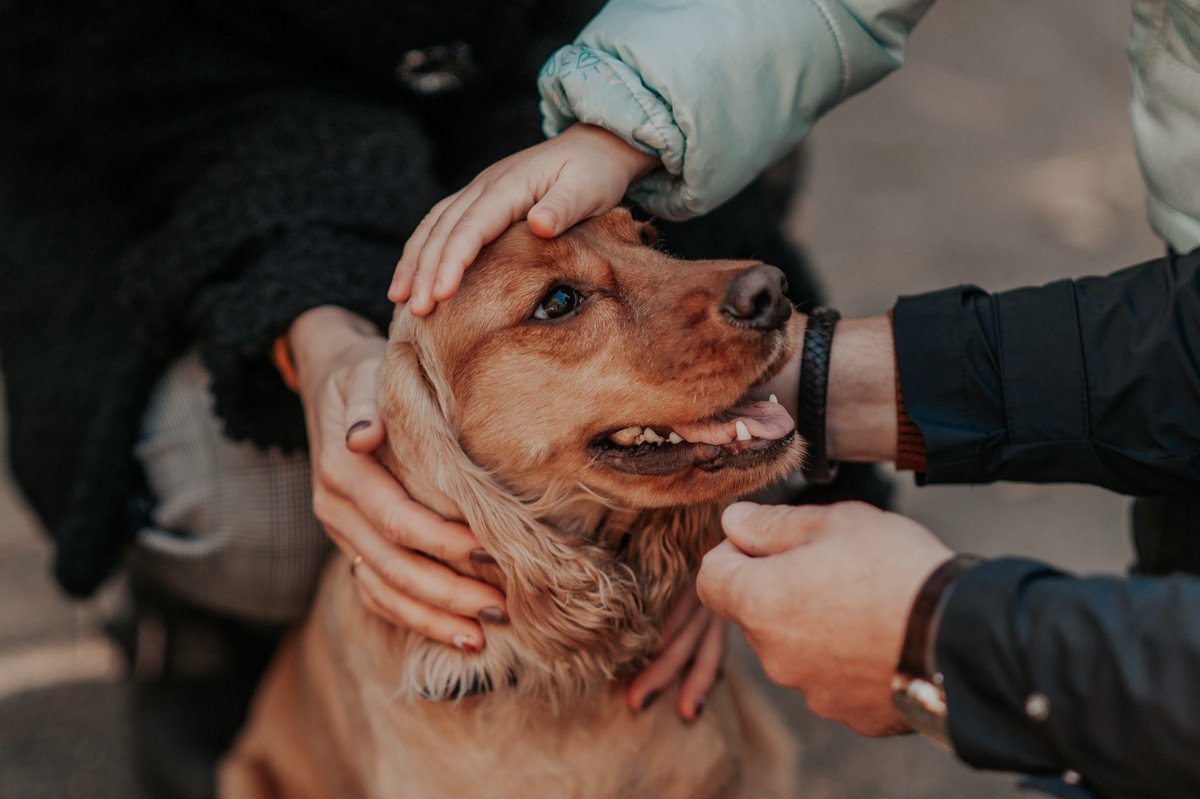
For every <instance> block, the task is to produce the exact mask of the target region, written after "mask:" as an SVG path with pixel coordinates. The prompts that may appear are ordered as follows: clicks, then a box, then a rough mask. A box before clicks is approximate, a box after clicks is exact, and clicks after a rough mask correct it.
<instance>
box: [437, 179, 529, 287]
mask: <svg viewBox="0 0 1200 799" xmlns="http://www.w3.org/2000/svg"><path fill="white" fill-rule="evenodd" d="M509 175H511V173H509ZM509 175H506V176H504V177H502V178H500V179H499V180H497V181H496V182H495V183H494V184H492V186H491V188H489V189H488V190H487V191H485V192H483V193H482V194H481V195H480V196H479V198H478V199H477V200H476V201H475V202H474V203H472V204H471V205H470V207H468V208H467V209H466V210H465V211H464V212H463V214H462V216H461V217H459V219H458V222H457V223H456V224H455V225H454V227H453V229H451V230H450V232H449V234H448V235H447V236H446V243H445V245H444V246H443V247H442V253H441V259H440V260H439V262H438V266H437V271H436V276H435V279H434V283H433V298H434V299H435V300H437V301H439V302H441V301H442V300H448V299H450V298H451V297H453V296H454V292H455V291H457V290H458V285H459V282H460V281H461V280H462V275H463V272H465V271H466V269H467V267H468V266H470V265H471V262H472V261H474V260H475V257H476V256H477V255H479V251H480V250H482V249H483V248H484V246H486V245H487V244H489V243H490V242H492V241H494V240H495V239H496V237H497V236H499V235H500V234H501V233H503V232H504V231H505V230H506V229H507V228H508V226H509V225H511V224H512V223H513V222H515V221H517V220H518V219H520V218H521V217H522V216H524V214H525V212H526V211H528V210H529V206H530V205H532V204H533V196H532V194H531V192H530V191H529V188H528V186H527V185H526V184H525V181H523V180H520V179H518V178H512V177H510V176H509Z"/></svg>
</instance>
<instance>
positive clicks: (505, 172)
mask: <svg viewBox="0 0 1200 799" xmlns="http://www.w3.org/2000/svg"><path fill="white" fill-rule="evenodd" d="M657 164H658V159H656V158H655V157H654V156H652V155H647V154H646V153H643V152H642V151H641V150H638V149H636V148H634V147H631V146H630V145H628V144H626V143H625V142H624V141H623V140H622V139H620V138H618V137H617V136H614V135H613V134H611V133H609V132H608V131H606V130H604V129H603V128H598V127H594V126H592V125H584V124H582V123H577V124H575V125H572V126H571V127H569V128H567V129H566V130H565V131H563V132H562V133H561V134H559V135H558V136H555V137H554V138H553V139H549V140H547V141H544V142H542V143H541V144H537V145H534V146H533V147H530V148H528V149H526V150H522V151H521V152H519V153H515V154H513V155H510V156H509V157H508V158H505V159H503V160H502V161H498V162H496V163H495V164H493V165H492V166H490V167H488V168H487V169H485V170H484V171H483V172H480V173H479V175H478V176H476V178H475V179H474V180H472V181H471V182H470V183H468V184H467V185H466V186H465V187H463V188H462V189H461V190H459V191H458V192H456V193H454V194H452V195H450V196H449V197H447V198H446V199H444V200H442V201H441V202H440V203H438V204H437V205H435V206H434V207H433V210H432V211H430V212H429V213H428V214H427V215H426V216H425V219H424V220H422V221H421V224H420V225H419V226H418V227H417V229H416V231H414V232H413V234H412V237H411V238H410V239H409V240H408V243H407V244H405V245H404V253H403V255H402V256H401V258H400V263H398V264H397V265H396V274H395V277H393V278H392V286H391V288H390V289H389V290H388V297H390V298H391V299H392V301H393V302H404V301H406V300H407V301H408V307H409V310H411V311H412V313H413V315H415V316H424V315H425V314H427V313H429V312H430V311H432V310H433V308H434V305H435V304H436V303H438V302H442V301H444V300H448V299H450V298H451V297H453V296H454V293H455V292H456V291H458V285H459V283H460V282H461V281H462V275H463V272H465V271H466V269H467V267H468V266H470V264H471V262H472V261H474V260H475V256H477V255H479V251H480V250H481V249H483V247H484V245H486V244H488V243H489V242H491V241H492V240H494V239H495V238H496V237H497V236H499V235H500V234H501V233H503V232H504V230H505V229H506V228H507V227H508V226H509V225H511V224H512V223H513V222H516V221H518V220H520V219H528V221H529V228H530V229H531V230H532V231H533V232H534V233H536V234H537V235H539V236H543V237H546V238H550V237H553V236H557V235H558V234H559V233H562V232H563V231H564V230H566V229H567V228H569V227H571V226H572V225H574V224H575V223H576V222H579V221H580V220H583V219H586V218H588V217H590V216H596V215H597V214H602V213H604V212H605V211H609V210H611V209H612V208H615V207H616V205H617V203H619V202H620V201H621V198H622V197H624V196H625V191H626V189H628V188H629V184H630V183H632V182H633V181H634V180H636V179H637V178H639V177H641V176H642V175H644V174H646V173H647V172H649V171H650V170H651V169H653V168H654V167H655V165H657Z"/></svg>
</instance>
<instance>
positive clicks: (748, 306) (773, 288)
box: [721, 264, 792, 330]
mask: <svg viewBox="0 0 1200 799" xmlns="http://www.w3.org/2000/svg"><path fill="white" fill-rule="evenodd" d="M785 292H787V278H786V277H784V275H783V272H782V271H780V270H779V269H778V268H777V267H774V266H768V265H766V264H759V265H758V266H752V267H750V268H749V269H747V270H745V271H743V272H739V273H738V274H737V275H735V276H734V278H733V280H731V281H730V282H729V288H728V289H726V290H725V301H724V302H723V303H721V313H723V314H725V316H726V317H727V318H728V319H729V320H730V321H731V322H733V323H734V324H736V325H740V326H742V327H752V328H755V329H756V330H778V329H780V328H781V327H783V326H784V324H786V323H787V320H788V317H790V316H791V315H792V303H791V302H790V301H789V300H788V298H787V295H786V293H785Z"/></svg>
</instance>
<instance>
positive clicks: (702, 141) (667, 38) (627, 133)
mask: <svg viewBox="0 0 1200 799" xmlns="http://www.w3.org/2000/svg"><path fill="white" fill-rule="evenodd" d="M932 2H933V0H610V2H609V3H608V4H607V5H605V6H604V8H603V9H602V10H601V11H600V13H599V14H597V15H596V17H595V18H594V19H593V20H592V21H591V22H589V23H588V25H587V27H585V28H584V29H583V31H582V32H581V33H580V34H579V36H578V38H577V39H576V40H575V43H574V44H572V45H569V46H567V47H563V48H561V49H560V50H558V51H557V52H556V53H554V55H552V56H551V57H550V59H549V60H548V61H547V62H546V64H545V66H543V67H542V71H541V73H540V75H539V76H538V91H539V93H540V94H541V96H542V103H541V110H542V117H543V130H544V132H545V133H546V135H547V136H554V135H557V134H558V133H561V132H562V131H563V130H564V129H566V128H567V127H569V126H570V125H571V124H573V123H574V122H576V121H581V122H587V123H591V124H594V125H599V126H601V127H604V128H607V129H608V130H610V131H612V132H613V133H615V134H617V135H618V136H621V137H622V138H623V139H625V140H626V141H627V142H629V143H630V144H632V145H633V146H635V147H637V148H638V149H641V150H644V151H645V152H647V153H650V154H652V155H656V156H658V157H659V158H660V159H661V160H662V163H663V167H664V168H663V169H659V170H656V171H654V172H652V173H651V174H649V175H647V176H646V177H644V178H642V179H641V180H640V181H639V182H637V183H636V184H634V185H633V186H632V187H631V188H630V191H629V196H630V198H631V199H633V200H634V201H636V202H638V203H640V204H642V205H643V206H645V207H646V208H648V209H649V210H650V211H651V212H652V213H655V214H657V215H659V216H662V217H664V218H667V219H686V218H689V217H693V216H696V215H699V214H703V213H705V212H706V211H709V210H711V209H713V208H715V207H716V206H718V205H720V204H721V203H722V202H724V201H725V200H727V199H729V198H730V197H732V196H733V195H735V194H737V193H738V192H739V191H740V190H741V189H742V188H744V187H745V186H746V185H747V184H749V183H750V181H752V180H753V179H754V178H755V177H756V176H757V175H758V174H759V173H760V172H761V171H762V170H764V169H765V168H767V167H768V166H770V165H771V164H773V163H775V161H777V160H778V159H779V158H781V157H782V156H783V155H784V154H785V153H786V152H787V151H788V150H789V149H791V148H792V147H793V146H794V145H795V144H796V143H797V142H799V141H800V140H801V139H802V138H803V137H804V136H805V134H806V133H808V130H809V128H810V127H812V124H813V122H814V121H815V120H816V119H817V117H819V116H820V115H821V114H823V113H824V112H825V111H828V110H829V109H830V108H832V107H833V106H834V105H836V104H837V103H839V102H841V101H842V100H844V99H846V98H847V97H849V96H850V95H852V94H854V93H855V92H858V91H861V90H862V89H865V88H866V87H867V86H870V85H871V84H872V83H874V82H875V81H877V80H879V79H880V78H882V77H883V76H884V75H886V74H887V73H889V72H891V71H892V70H894V69H896V68H897V67H899V66H900V65H901V64H902V63H903V61H904V46H905V43H906V41H907V39H908V34H909V32H910V31H911V30H912V28H913V26H914V25H915V24H916V23H917V21H918V20H920V18H921V16H922V15H923V14H924V13H925V10H926V9H927V8H928V7H929V5H930V4H931V3H932Z"/></svg>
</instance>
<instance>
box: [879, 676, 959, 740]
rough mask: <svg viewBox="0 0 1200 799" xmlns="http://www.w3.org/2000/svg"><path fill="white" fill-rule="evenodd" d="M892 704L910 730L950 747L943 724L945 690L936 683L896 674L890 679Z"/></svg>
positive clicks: (946, 729) (944, 723)
mask: <svg viewBox="0 0 1200 799" xmlns="http://www.w3.org/2000/svg"><path fill="white" fill-rule="evenodd" d="M892 704H894V705H895V706H896V709H897V710H899V711H900V715H902V716H904V720H905V721H907V722H908V723H909V724H911V725H912V727H913V729H914V730H916V731H917V732H919V733H921V734H922V735H924V736H925V737H927V738H929V739H930V740H932V741H933V742H934V743H936V744H937V745H938V746H941V747H942V748H944V749H946V750H949V751H953V749H954V747H953V746H952V745H951V743H950V731H949V727H948V724H947V708H946V692H945V691H943V690H942V688H941V687H940V686H938V685H935V684H934V683H932V682H929V681H928V680H916V679H913V678H911V677H907V676H905V675H903V674H897V675H896V677H895V679H893V680H892Z"/></svg>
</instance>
